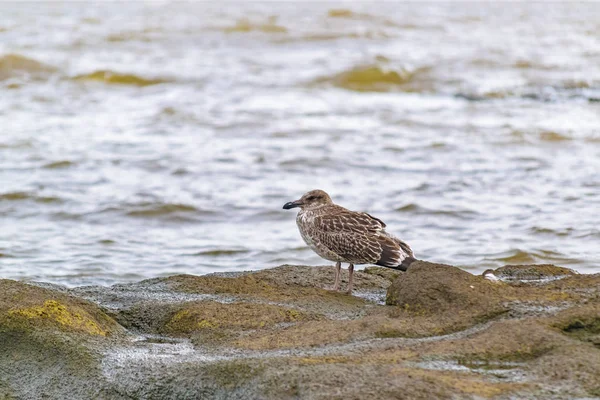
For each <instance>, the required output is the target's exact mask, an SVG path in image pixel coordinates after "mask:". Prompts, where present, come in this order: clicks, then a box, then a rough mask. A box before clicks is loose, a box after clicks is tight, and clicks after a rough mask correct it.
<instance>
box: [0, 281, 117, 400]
mask: <svg viewBox="0 0 600 400" xmlns="http://www.w3.org/2000/svg"><path fill="white" fill-rule="evenodd" d="M121 335H125V331H124V330H123V329H122V328H121V327H120V326H119V325H118V324H117V323H116V322H115V321H114V320H113V319H111V318H110V317H108V316H107V315H106V314H105V313H104V312H103V311H102V310H101V309H100V308H99V307H98V306H97V305H95V304H92V303H90V302H87V301H84V300H81V299H78V298H74V297H70V296H68V295H65V294H62V293H58V292H54V291H52V290H48V289H44V288H39V287H35V286H31V285H27V284H23V283H20V282H15V281H10V280H0V343H1V345H0V370H1V371H2V374H1V377H0V394H3V392H4V393H5V394H6V397H8V398H10V397H14V398H42V397H45V396H48V397H51V398H86V397H87V398H99V399H101V398H117V399H118V398H120V397H121V396H119V395H118V394H117V393H113V391H112V390H111V389H110V388H105V387H102V385H98V384H97V380H98V375H99V369H100V363H101V357H100V356H99V354H97V352H96V350H94V349H93V348H92V347H94V346H92V347H90V344H92V343H97V342H99V341H100V342H102V341H105V340H107V339H108V338H109V337H115V338H116V337H119V336H121ZM3 387H4V388H7V389H3Z"/></svg>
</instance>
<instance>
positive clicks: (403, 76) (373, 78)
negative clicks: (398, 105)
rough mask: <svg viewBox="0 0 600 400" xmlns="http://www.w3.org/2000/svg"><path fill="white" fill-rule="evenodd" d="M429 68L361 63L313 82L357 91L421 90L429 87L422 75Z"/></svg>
mask: <svg viewBox="0 0 600 400" xmlns="http://www.w3.org/2000/svg"><path fill="white" fill-rule="evenodd" d="M428 70H429V68H417V69H414V70H409V69H406V68H397V67H387V66H381V65H378V64H371V65H362V66H357V67H354V68H351V69H349V70H347V71H342V72H340V73H338V74H335V75H333V76H331V77H321V78H318V79H317V80H316V81H315V82H314V83H317V84H322V83H329V84H332V85H333V86H336V87H339V88H342V89H346V90H352V91H357V92H388V91H394V90H397V91H406V92H421V91H424V90H426V89H427V88H429V84H427V83H426V82H425V79H423V78H424V77H423V75H424V74H425V73H426V72H427V71H428Z"/></svg>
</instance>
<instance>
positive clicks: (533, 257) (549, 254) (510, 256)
mask: <svg viewBox="0 0 600 400" xmlns="http://www.w3.org/2000/svg"><path fill="white" fill-rule="evenodd" d="M486 259H488V260H493V261H501V262H504V263H507V264H534V263H538V262H551V263H563V264H574V263H578V262H580V261H581V260H578V259H575V258H569V257H565V256H564V255H563V254H561V253H557V252H555V251H550V250H541V249H540V250H532V251H525V250H520V249H513V250H509V251H506V252H503V253H500V254H496V255H493V256H492V257H491V258H486Z"/></svg>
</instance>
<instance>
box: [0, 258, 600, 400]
mask: <svg viewBox="0 0 600 400" xmlns="http://www.w3.org/2000/svg"><path fill="white" fill-rule="evenodd" d="M503 268H504V269H500V270H501V271H500V272H497V271H498V270H496V271H494V273H498V275H500V276H504V275H503V274H507V275H506V276H516V274H517V271H521V272H523V271H529V272H527V274H528V275H527V276H538V277H541V278H540V279H538V280H537V281H536V282H535V283H531V282H526V283H524V282H522V280H506V281H502V280H501V281H497V282H491V281H489V280H487V279H485V278H483V277H482V276H475V275H472V274H470V273H468V272H466V271H463V270H460V269H458V268H456V267H453V266H449V265H440V264H432V263H427V262H424V261H418V262H415V263H413V264H412V266H411V268H410V269H409V270H408V271H407V272H406V273H398V272H396V271H391V270H390V272H388V270H385V269H381V268H377V267H372V268H371V267H370V268H367V269H366V271H365V272H360V271H358V272H356V275H355V276H356V283H357V287H358V288H359V290H358V291H357V295H358V296H348V295H346V294H343V293H333V292H330V291H327V290H324V289H323V286H326V285H329V284H330V283H331V282H332V280H333V272H334V268H333V267H332V266H329V267H304V266H291V265H286V266H281V267H277V268H273V269H268V270H262V271H257V272H244V273H220V274H211V275H206V276H192V275H177V276H172V277H167V278H157V279H150V280H146V281H142V282H138V283H132V284H122V285H115V286H112V287H108V288H107V287H100V286H97V287H81V288H65V287H61V286H57V285H48V284H35V285H29V284H24V283H20V282H15V281H8V280H0V371H1V373H0V398H2V399H4V398H7V399H12V398H15V399H38V398H69V399H89V398H94V399H120V398H143V399H181V398H204V399H236V398H237V399H255V398H260V399H292V398H294V399H297V398H301V399H303V398H307V399H329V398H347V399H382V398H384V399H385V398H407V399H429V398H440V399H444V398H448V399H450V398H461V399H463V398H464V399H475V398H477V399H485V398H531V399H534V398H552V399H570V398H574V397H580V398H584V397H593V396H598V395H599V393H600V369H599V368H600V348H599V346H600V340H599V339H600V338H599V336H600V292H599V286H600V274H596V275H585V274H569V273H566V274H565V273H564V270H563V269H561V268H560V267H555V266H541V267H539V268H538V267H537V266H527V267H513V266H510V268H509V267H508V266H507V267H503ZM508 271H512V272H510V273H509V272H508ZM531 271H534V273H532V272H531ZM536 274H537V275H536ZM519 276H525V275H519ZM548 276H552V277H556V276H560V279H546V277H548ZM343 278H344V281H345V280H347V272H346V271H344V274H343ZM536 279H537V278H536ZM392 282H393V283H392ZM386 290H387V298H386V299H387V303H388V305H384V304H383V301H382V300H383V298H384V296H385V293H386Z"/></svg>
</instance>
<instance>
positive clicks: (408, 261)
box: [383, 256, 417, 271]
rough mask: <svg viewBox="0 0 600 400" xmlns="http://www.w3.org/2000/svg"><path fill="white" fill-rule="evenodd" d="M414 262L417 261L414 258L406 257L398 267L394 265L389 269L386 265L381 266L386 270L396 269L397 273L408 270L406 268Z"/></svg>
mask: <svg viewBox="0 0 600 400" xmlns="http://www.w3.org/2000/svg"><path fill="white" fill-rule="evenodd" d="M415 261H417V259H416V258H414V257H411V256H408V257H406V258H405V259H404V260H402V262H401V263H400V264H399V265H396V266H393V267H390V266H388V265H383V266H384V267H386V268H391V269H397V270H399V271H406V270H407V269H408V267H409V266H410V264H412V263H413V262H415Z"/></svg>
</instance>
